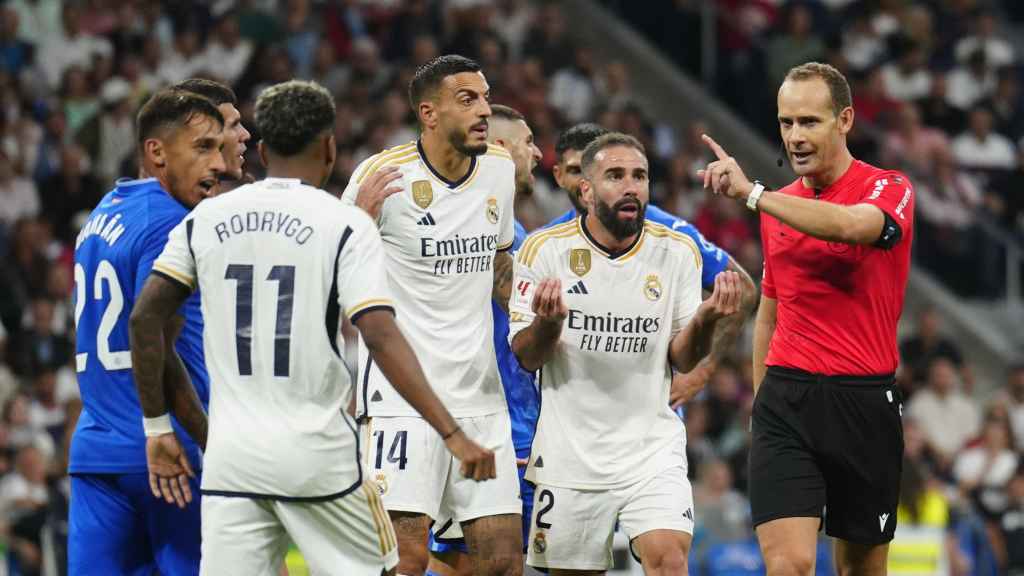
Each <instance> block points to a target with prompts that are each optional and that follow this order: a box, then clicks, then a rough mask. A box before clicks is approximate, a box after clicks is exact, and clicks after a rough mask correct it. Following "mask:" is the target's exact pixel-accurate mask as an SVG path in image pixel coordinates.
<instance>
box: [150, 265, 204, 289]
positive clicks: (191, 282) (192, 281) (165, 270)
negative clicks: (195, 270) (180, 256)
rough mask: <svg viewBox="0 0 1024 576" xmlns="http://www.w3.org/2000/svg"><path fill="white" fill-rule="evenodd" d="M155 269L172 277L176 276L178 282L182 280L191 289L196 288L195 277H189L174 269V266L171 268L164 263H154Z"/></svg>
mask: <svg viewBox="0 0 1024 576" xmlns="http://www.w3.org/2000/svg"><path fill="white" fill-rule="evenodd" d="M153 270H156V271H157V272H160V273H162V274H167V275H168V276H170V277H171V278H174V279H175V280H177V281H178V282H181V283H182V284H184V285H185V286H188V287H189V289H191V290H195V289H196V282H195V279H194V278H189V277H188V275H186V274H183V273H181V272H178V271H177V270H174V269H172V268H169V267H167V266H166V265H164V264H153Z"/></svg>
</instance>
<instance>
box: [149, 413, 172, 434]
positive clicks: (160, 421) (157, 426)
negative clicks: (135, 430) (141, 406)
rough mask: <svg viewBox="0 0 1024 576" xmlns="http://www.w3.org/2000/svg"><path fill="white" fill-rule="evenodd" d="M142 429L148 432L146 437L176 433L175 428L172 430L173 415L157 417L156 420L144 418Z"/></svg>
mask: <svg viewBox="0 0 1024 576" xmlns="http://www.w3.org/2000/svg"><path fill="white" fill-rule="evenodd" d="M142 429H143V430H145V431H146V437H147V438H148V437H150V436H162V435H164V434H171V433H172V432H174V428H171V415H170V414H164V415H163V416H157V417H156V418H146V417H145V416H143V418H142Z"/></svg>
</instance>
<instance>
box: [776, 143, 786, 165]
mask: <svg viewBox="0 0 1024 576" xmlns="http://www.w3.org/2000/svg"><path fill="white" fill-rule="evenodd" d="M785 158H786V145H785V144H781V145H779V157H778V159H777V160H775V163H776V164H778V166H779V168H782V166H783V165H785V163H786V160H785Z"/></svg>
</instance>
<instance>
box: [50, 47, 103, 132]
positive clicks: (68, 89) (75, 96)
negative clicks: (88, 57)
mask: <svg viewBox="0 0 1024 576" xmlns="http://www.w3.org/2000/svg"><path fill="white" fill-rule="evenodd" d="M60 96H61V102H62V105H63V107H64V118H65V120H66V121H67V130H68V134H69V135H70V136H71V137H72V138H74V137H75V136H77V135H78V131H79V130H80V129H81V128H82V126H84V125H85V124H86V123H88V122H89V120H91V119H92V117H93V116H95V115H96V114H97V113H98V112H99V110H100V101H99V99H98V98H97V97H96V96H97V94H96V91H95V90H93V88H92V86H90V85H89V77H88V75H87V74H86V71H85V69H83V68H82V67H81V66H79V65H77V64H75V65H72V66H69V67H68V68H67V69H66V70H64V79H63V81H62V82H61V90H60Z"/></svg>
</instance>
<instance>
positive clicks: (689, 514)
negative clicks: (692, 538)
mask: <svg viewBox="0 0 1024 576" xmlns="http://www.w3.org/2000/svg"><path fill="white" fill-rule="evenodd" d="M683 518H686V519H687V520H689V521H690V522H693V508H687V509H686V512H683Z"/></svg>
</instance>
